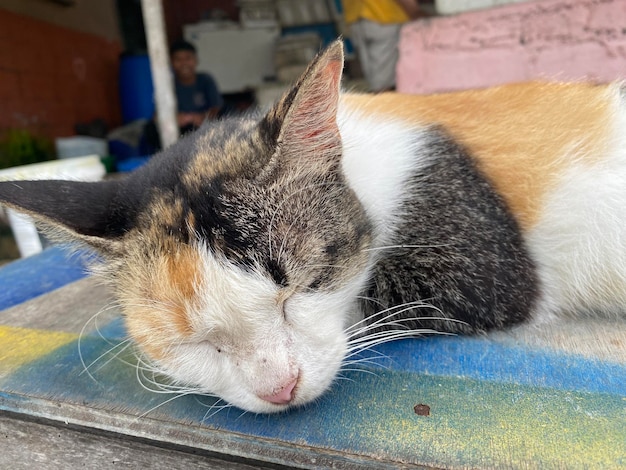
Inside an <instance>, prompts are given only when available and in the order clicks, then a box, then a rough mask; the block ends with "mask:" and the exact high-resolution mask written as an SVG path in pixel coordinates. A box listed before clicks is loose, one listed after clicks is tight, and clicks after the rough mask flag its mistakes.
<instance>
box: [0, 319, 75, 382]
mask: <svg viewBox="0 0 626 470" xmlns="http://www.w3.org/2000/svg"><path fill="white" fill-rule="evenodd" d="M77 339H78V335H77V334H76V333H66V332H62V331H48V330H32V329H28V328H17V327H11V326H0V377H1V376H3V375H5V374H7V373H9V372H11V371H13V370H15V369H17V368H18V367H20V366H22V365H24V364H27V363H29V362H31V361H34V360H36V359H38V358H40V357H42V356H45V355H46V354H48V353H50V352H51V351H54V350H55V349H57V348H59V347H61V346H65V345H66V344H69V343H71V342H72V341H76V340H77Z"/></svg>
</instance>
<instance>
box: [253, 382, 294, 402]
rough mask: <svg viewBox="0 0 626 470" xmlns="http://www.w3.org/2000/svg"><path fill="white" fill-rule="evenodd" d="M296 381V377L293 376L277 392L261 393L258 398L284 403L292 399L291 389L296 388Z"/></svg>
mask: <svg viewBox="0 0 626 470" xmlns="http://www.w3.org/2000/svg"><path fill="white" fill-rule="evenodd" d="M297 383H298V379H297V378H295V379H293V380H292V381H291V382H289V383H287V384H286V385H285V386H284V387H283V388H281V389H280V390H279V391H278V392H277V393H274V394H273V395H263V396H260V397H259V398H261V400H265V401H269V402H270V403H274V404H276V405H286V404H287V403H289V402H290V401H291V400H292V399H293V389H294V388H296V384H297Z"/></svg>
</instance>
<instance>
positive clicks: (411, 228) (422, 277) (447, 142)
mask: <svg viewBox="0 0 626 470" xmlns="http://www.w3.org/2000/svg"><path fill="white" fill-rule="evenodd" d="M427 148H428V149H429V150H430V154H431V155H430V156H429V157H427V158H432V163H431V164H429V165H428V166H427V167H426V168H424V169H423V170H422V171H420V172H419V173H416V174H414V175H413V177H412V180H411V187H410V188H408V190H409V191H410V193H411V197H410V200H409V201H408V202H407V203H406V205H405V207H403V212H404V213H405V214H406V218H405V219H404V220H403V222H402V223H401V224H400V225H399V226H398V227H397V235H396V238H395V240H393V243H392V244H394V245H395V244H398V245H408V246H418V247H413V248H410V247H407V248H397V249H390V250H384V251H383V252H382V258H381V260H380V262H379V263H378V264H377V265H376V267H375V270H374V275H373V279H372V283H371V286H370V288H369V290H368V292H366V294H365V296H366V297H371V298H373V299H376V301H377V302H376V303H374V302H364V308H365V311H366V313H367V315H369V316H370V322H373V321H374V320H376V319H378V318H380V316H378V315H376V312H380V311H382V310H383V309H386V308H389V307H394V306H402V305H405V304H407V303H409V302H416V301H423V303H424V304H428V305H432V306H433V307H434V308H429V307H417V306H415V307H411V306H409V305H407V307H411V308H408V309H407V310H406V311H405V312H402V313H399V314H398V315H397V316H394V317H393V318H392V319H391V320H398V319H400V318H402V319H410V321H407V322H403V325H405V326H407V327H410V328H412V329H420V328H430V329H435V330H437V331H446V332H465V333H468V332H471V333H476V332H482V331H487V330H491V329H493V328H501V327H505V326H509V325H512V324H516V323H519V322H521V321H523V320H525V319H527V318H528V317H529V315H530V311H531V310H532V307H533V305H534V303H535V301H536V299H537V295H538V285H537V278H536V274H535V269H534V265H533V262H532V260H531V258H530V256H529V254H528V252H527V250H526V247H525V246H524V242H523V240H522V237H521V233H520V229H519V227H518V225H517V223H516V221H515V219H514V218H513V216H512V215H511V214H510V213H509V211H508V209H507V206H506V204H505V202H504V201H503V200H502V199H501V197H500V196H499V195H498V194H497V193H496V191H495V189H494V188H493V187H492V185H491V184H490V183H489V181H488V180H487V179H486V177H484V176H483V175H482V174H481V172H480V171H479V170H478V168H477V167H476V166H475V164H474V162H473V161H472V159H471V158H470V157H469V156H468V155H467V153H466V152H465V151H464V149H462V148H461V147H460V146H459V145H458V144H457V143H455V142H454V141H453V140H452V139H451V138H449V137H447V136H446V135H445V134H443V133H442V132H441V131H439V130H437V131H434V133H433V135H432V141H431V142H429V143H428V146H427ZM400 310H402V308H398V309H397V311H398V312H399V311H400ZM393 311H394V310H391V311H388V312H386V313H385V315H389V314H391V313H393ZM420 317H443V318H441V319H437V320H420ZM448 319H451V320H452V321H450V320H448ZM393 327H394V328H395V327H396V326H393Z"/></svg>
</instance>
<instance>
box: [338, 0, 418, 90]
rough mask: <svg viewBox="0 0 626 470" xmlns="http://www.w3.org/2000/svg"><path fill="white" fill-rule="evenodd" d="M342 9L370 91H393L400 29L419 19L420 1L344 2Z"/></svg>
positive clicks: (371, 0) (364, 0)
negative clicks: (403, 24)
mask: <svg viewBox="0 0 626 470" xmlns="http://www.w3.org/2000/svg"><path fill="white" fill-rule="evenodd" d="M343 9H344V17H345V20H346V23H347V24H348V25H349V26H350V33H351V39H352V42H353V44H354V47H355V49H356V51H357V54H358V56H359V62H360V63H361V68H362V69H363V75H364V76H365V79H366V80H367V82H368V84H369V87H370V89H371V90H372V91H374V92H381V91H388V90H393V89H394V88H395V85H396V63H397V62H398V40H399V38H400V27H401V26H402V23H406V22H407V21H409V20H412V19H415V18H417V17H419V15H420V11H419V6H418V2H417V0H343Z"/></svg>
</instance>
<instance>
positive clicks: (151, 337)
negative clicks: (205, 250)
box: [122, 245, 201, 360]
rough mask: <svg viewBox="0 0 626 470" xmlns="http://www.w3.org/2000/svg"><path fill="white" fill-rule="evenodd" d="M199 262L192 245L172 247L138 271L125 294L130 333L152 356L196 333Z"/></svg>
mask: <svg viewBox="0 0 626 470" xmlns="http://www.w3.org/2000/svg"><path fill="white" fill-rule="evenodd" d="M200 265H201V260H200V257H199V254H198V253H197V251H196V250H195V249H193V248H192V247H189V246H187V245H179V246H175V247H172V249H171V250H169V252H168V253H167V254H164V255H162V256H160V257H159V258H158V260H157V261H156V262H155V263H154V264H153V265H152V268H151V269H149V270H146V271H147V272H146V273H145V274H143V275H141V274H139V273H138V272H137V273H136V274H138V279H135V281H134V282H135V284H136V287H135V289H132V290H130V291H127V292H124V293H123V294H122V296H123V298H124V302H123V304H124V305H127V308H126V312H125V313H126V315H127V321H126V323H127V327H128V331H129V334H130V335H131V336H132V337H133V338H134V339H135V340H136V341H137V342H138V343H139V344H140V345H141V346H142V348H143V349H144V352H146V353H147V354H148V355H149V356H150V357H151V358H152V359H157V360H158V359H161V358H162V357H164V355H165V354H167V349H168V348H169V347H170V346H171V345H172V344H175V343H177V342H180V341H181V340H184V339H185V338H186V337H188V336H189V335H190V334H192V333H193V325H192V320H191V318H190V316H189V313H190V311H192V310H194V309H195V308H196V307H197V289H198V286H199V282H200ZM144 269H145V268H144ZM131 275H132V274H131ZM149 299H152V300H149Z"/></svg>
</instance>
